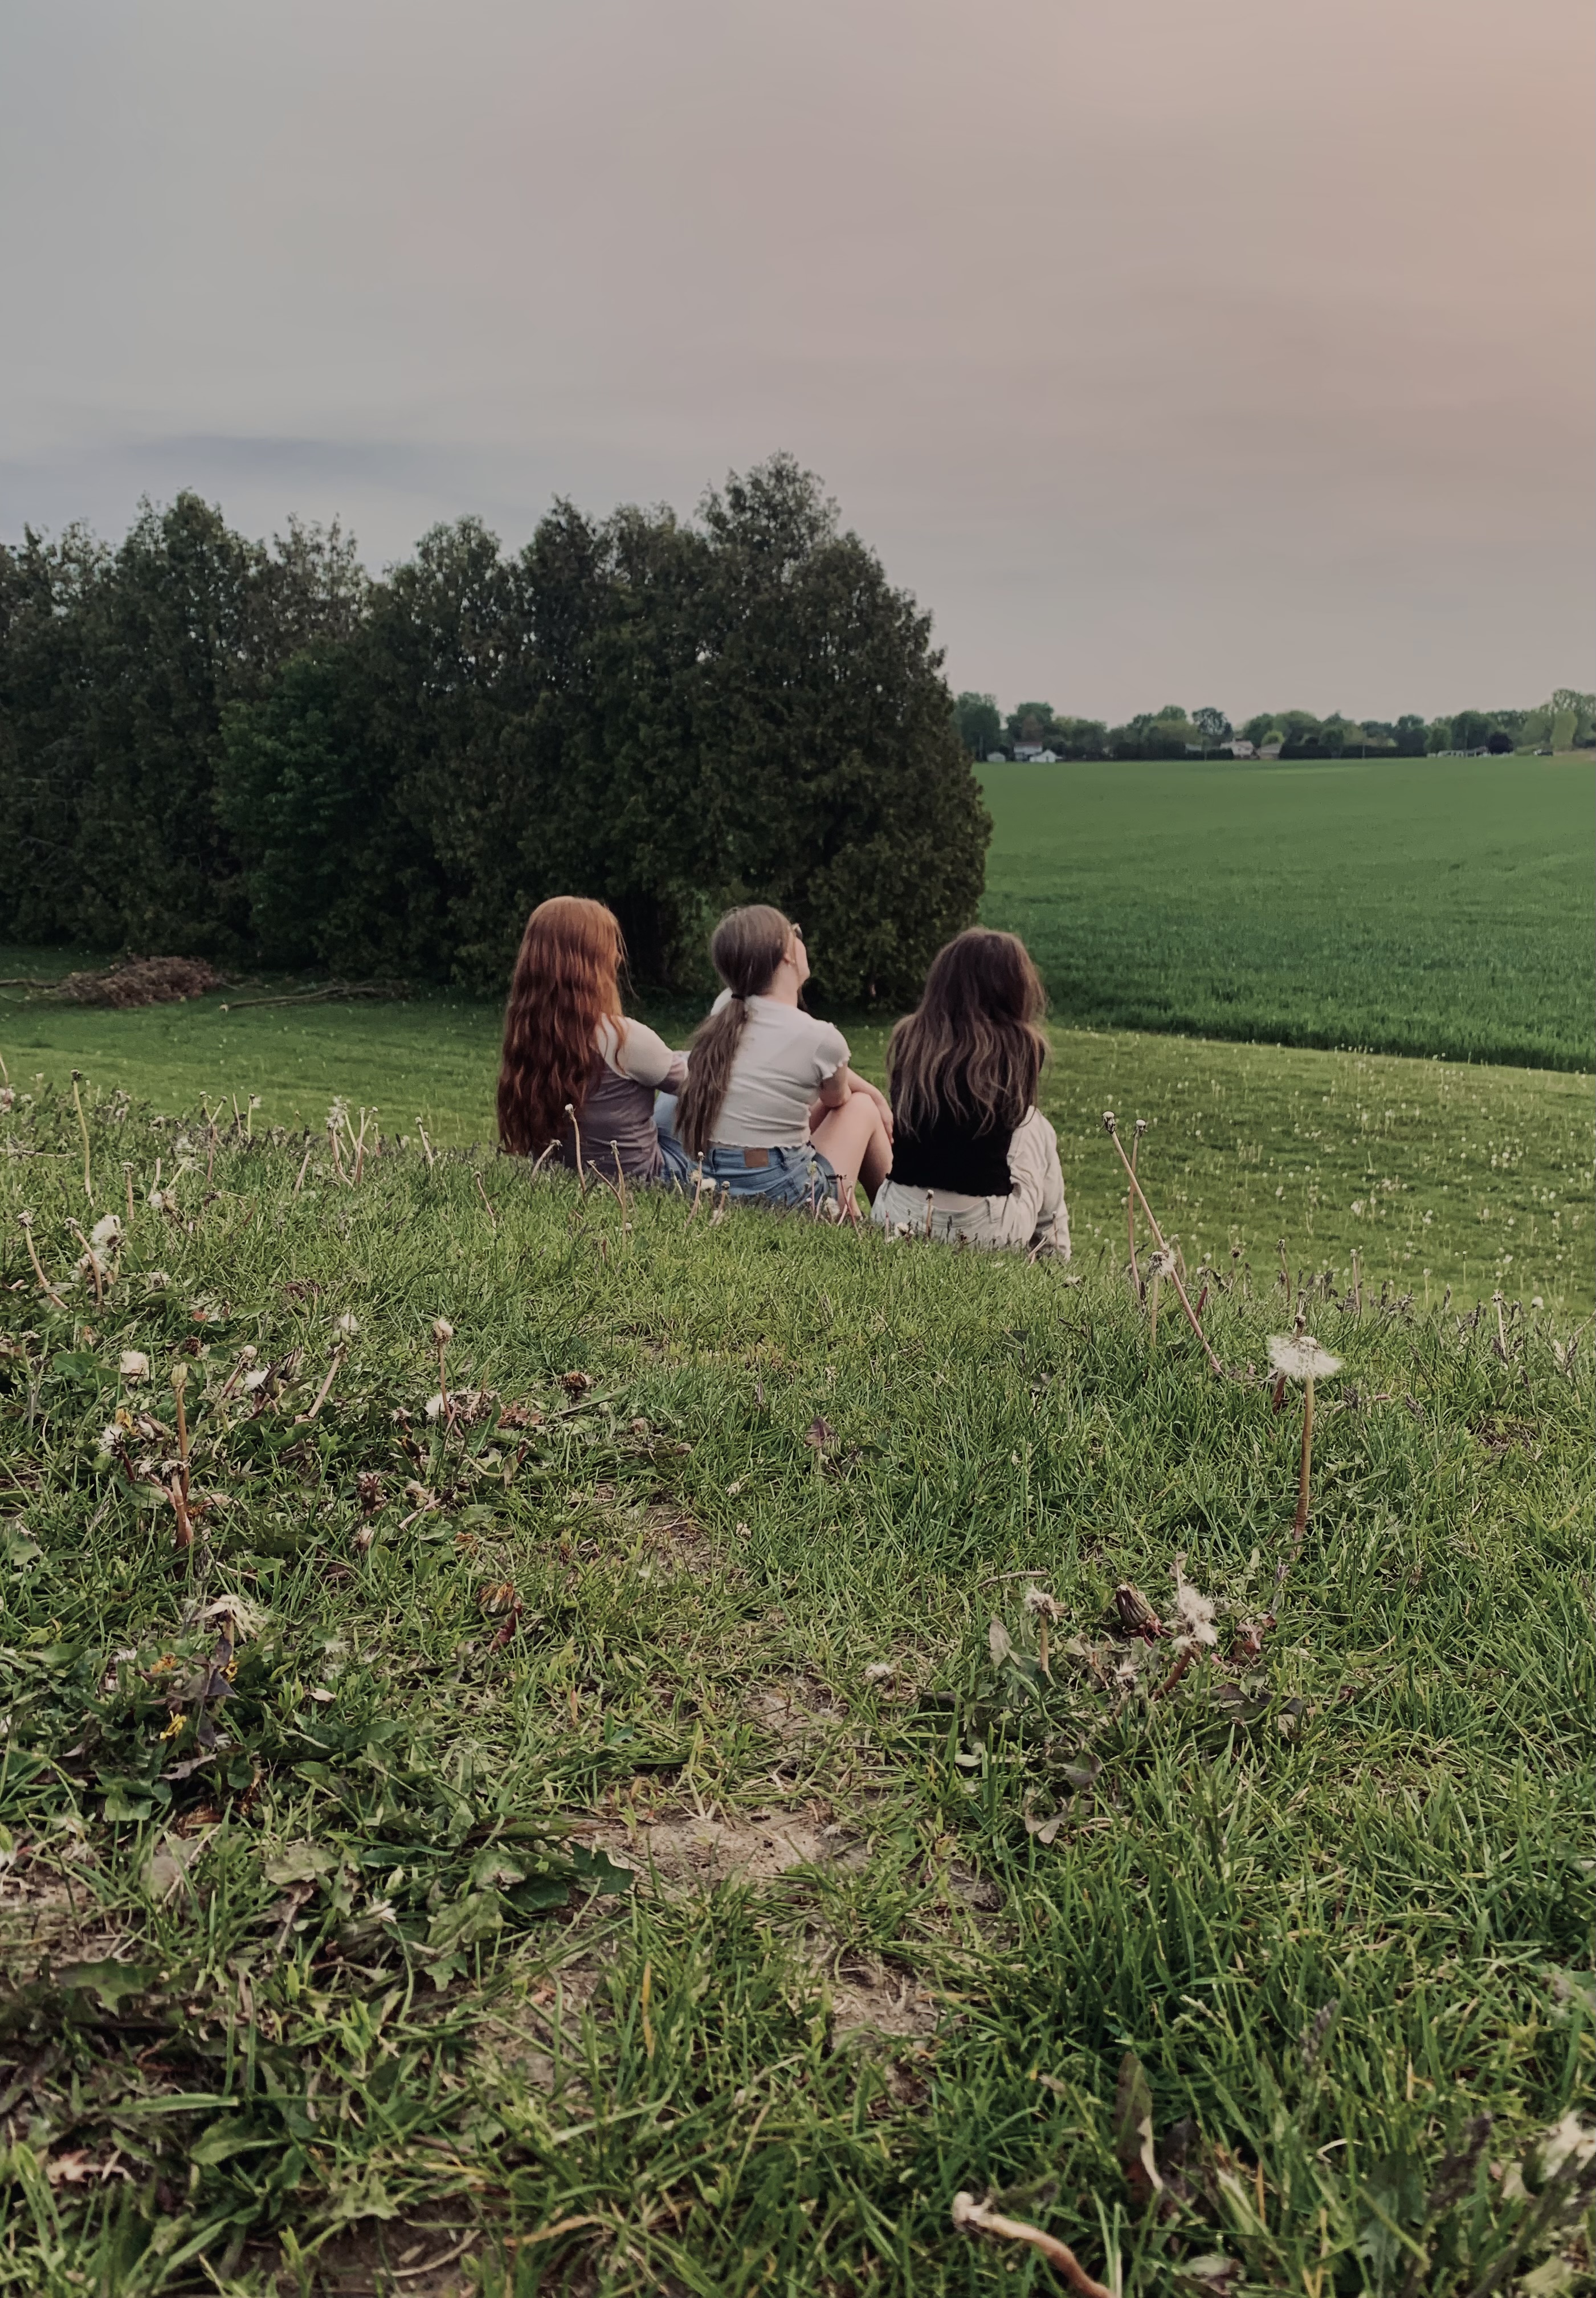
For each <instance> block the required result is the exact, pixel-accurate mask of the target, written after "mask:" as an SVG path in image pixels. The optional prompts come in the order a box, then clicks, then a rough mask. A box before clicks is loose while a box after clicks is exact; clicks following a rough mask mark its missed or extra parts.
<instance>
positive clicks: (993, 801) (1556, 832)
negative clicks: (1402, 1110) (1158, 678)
mask: <svg viewBox="0 0 1596 2298" xmlns="http://www.w3.org/2000/svg"><path fill="white" fill-rule="evenodd" d="M1593 781H1596V764H1593V762H1592V760H1591V759H1590V758H1588V757H1584V758H1576V757H1562V758H1507V759H1496V758H1480V759H1467V758H1446V759H1393V760H1389V761H1383V760H1358V759H1346V760H1344V761H1341V762H1338V763H1336V764H1324V765H1309V764H1302V765H1262V764H1260V765H1238V764H1233V763H1232V762H1231V761H1230V760H1228V759H1227V760H1226V761H1225V763H1224V764H1223V765H1205V764H1203V763H1202V762H1200V761H1195V760H1194V761H1193V762H1192V763H1191V764H1190V765H1057V766H1013V765H1004V766H989V767H987V768H985V769H983V786H984V789H985V792H986V800H987V804H988V806H990V807H991V813H992V817H993V822H994V824H995V834H994V836H993V839H992V845H991V853H990V856H989V857H988V863H987V892H986V899H985V902H984V905H983V915H984V916H985V917H986V919H987V920H988V922H990V923H991V924H993V925H999V926H1006V927H1009V928H1011V929H1012V930H1014V931H1015V932H1016V933H1019V934H1022V935H1023V936H1024V938H1025V940H1026V942H1027V943H1028V944H1029V945H1030V947H1031V949H1032V952H1033V954H1034V955H1035V956H1036V959H1037V962H1038V963H1039V964H1040V965H1041V969H1042V971H1043V973H1044V975H1045V976H1046V979H1047V982H1048V988H1049V993H1050V995H1051V996H1052V1000H1053V1005H1054V1011H1055V1013H1056V1014H1057V1016H1058V1018H1059V1019H1061V1020H1063V1021H1074V1022H1088V1023H1090V1024H1092V1025H1094V1026H1097V1027H1102V1028H1108V1029H1158V1030H1174V1031H1179V1032H1181V1033H1183V1034H1186V1035H1189V1036H1194V1037H1230V1038H1244V1039H1262V1040H1266V1041H1271V1042H1279V1043H1282V1044H1290V1045H1297V1046H1367V1047H1372V1048H1374V1049H1375V1050H1377V1051H1379V1052H1385V1053H1397V1054H1440V1055H1443V1056H1444V1057H1445V1058H1446V1059H1447V1060H1449V1061H1473V1062H1512V1063H1516V1064H1520V1065H1523V1066H1526V1067H1527V1066H1534V1067H1543V1068H1551V1069H1569V1070H1590V1069H1591V1068H1592V1031H1593V1024H1596V960H1593V956H1592V950H1593V946H1596V937H1593V936H1592V919H1593V918H1596V858H1593V852H1596V850H1593V847H1592V834H1591V831H1592V796H1593V795H1596V792H1593V788H1592V785H1593Z"/></svg>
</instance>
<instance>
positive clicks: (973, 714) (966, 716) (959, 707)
mask: <svg viewBox="0 0 1596 2298" xmlns="http://www.w3.org/2000/svg"><path fill="white" fill-rule="evenodd" d="M953 708H954V715H955V716H956V718H957V720H958V739H959V740H960V741H961V742H962V743H963V744H964V746H965V748H966V749H967V751H968V752H969V754H970V756H971V757H972V758H984V757H985V756H987V755H988V754H989V752H991V751H992V750H995V749H996V748H998V746H999V744H1000V742H1001V741H1002V740H1003V721H1002V719H1001V717H1000V715H999V712H998V698H997V696H996V695H995V694H969V693H966V694H961V695H960V696H959V698H958V701H957V702H956V703H955V704H954V706H953Z"/></svg>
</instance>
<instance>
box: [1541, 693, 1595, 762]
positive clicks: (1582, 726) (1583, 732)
mask: <svg viewBox="0 0 1596 2298" xmlns="http://www.w3.org/2000/svg"><path fill="white" fill-rule="evenodd" d="M1551 707H1552V709H1553V711H1554V712H1556V713H1558V714H1559V715H1560V714H1561V713H1563V712H1565V711H1567V712H1568V713H1569V714H1570V715H1572V717H1573V720H1574V732H1573V734H1572V736H1571V737H1570V740H1571V741H1572V742H1578V743H1584V742H1589V741H1590V740H1592V737H1593V736H1596V694H1586V693H1584V692H1583V691H1582V690H1581V689H1580V688H1579V687H1577V686H1559V687H1557V688H1556V689H1555V690H1553V693H1552V697H1551ZM1563 747H1565V748H1567V745H1564V746H1563Z"/></svg>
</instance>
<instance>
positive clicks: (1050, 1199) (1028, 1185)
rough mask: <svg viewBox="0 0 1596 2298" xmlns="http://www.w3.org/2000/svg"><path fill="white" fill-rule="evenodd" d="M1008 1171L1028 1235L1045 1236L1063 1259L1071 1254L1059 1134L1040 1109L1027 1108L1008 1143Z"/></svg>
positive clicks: (1066, 1258)
mask: <svg viewBox="0 0 1596 2298" xmlns="http://www.w3.org/2000/svg"><path fill="white" fill-rule="evenodd" d="M1008 1174H1009V1178H1010V1180H1012V1182H1013V1183H1014V1193H1015V1194H1016V1196H1017V1197H1018V1198H1019V1199H1020V1201H1021V1203H1023V1204H1024V1207H1025V1209H1026V1211H1027V1213H1028V1215H1029V1219H1030V1228H1031V1235H1032V1236H1043V1237H1045V1238H1046V1239H1047V1241H1048V1243H1049V1244H1050V1245H1051V1247H1052V1249H1053V1251H1054V1252H1056V1253H1057V1254H1058V1255H1059V1257H1060V1258H1061V1259H1063V1260H1065V1261H1067V1260H1068V1259H1069V1254H1070V1217H1069V1213H1068V1211H1067V1210H1066V1209H1065V1202H1064V1171H1063V1168H1062V1167H1061V1166H1060V1164H1059V1162H1058V1136H1057V1134H1056V1133H1055V1132H1054V1130H1053V1128H1052V1127H1051V1126H1050V1125H1049V1122H1048V1120H1047V1119H1046V1118H1045V1117H1044V1116H1043V1115H1042V1113H1041V1111H1040V1110H1039V1109H1032V1110H1030V1111H1028V1112H1027V1113H1026V1115H1025V1117H1024V1120H1023V1121H1022V1122H1021V1123H1020V1124H1018V1125H1016V1128H1015V1129H1014V1133H1013V1135H1012V1137H1011V1138H1010V1140H1009V1144H1008Z"/></svg>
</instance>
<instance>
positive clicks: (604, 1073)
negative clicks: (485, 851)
mask: <svg viewBox="0 0 1596 2298" xmlns="http://www.w3.org/2000/svg"><path fill="white" fill-rule="evenodd" d="M625 962H626V946H625V944H624V942H623V941H622V939H621V922H620V920H619V919H618V918H617V917H616V916H615V914H614V913H613V911H612V910H608V909H606V908H605V905H604V904H603V903H602V902H591V901H588V900H586V899H585V898H584V897H581V896H580V895H576V894H558V895H556V896H555V898H554V899H553V900H552V901H548V902H540V903H539V905H538V907H537V908H536V909H535V910H534V911H533V912H532V914H531V917H530V918H529V919H528V920H527V922H526V931H525V932H524V933H523V934H522V938H521V949H520V953H519V955H517V957H516V960H515V971H514V974H513V975H512V976H511V980H510V996H509V1000H508V1002H507V1004H506V1007H505V1043H504V1053H503V1056H502V1058H501V1060H500V1062H499V1070H498V1137H499V1139H500V1141H501V1142H502V1143H503V1144H504V1146H505V1147H506V1149H508V1150H511V1151H512V1152H513V1153H514V1154H515V1155H517V1156H520V1157H541V1156H546V1155H547V1154H548V1153H549V1152H550V1150H552V1151H553V1153H554V1155H555V1158H556V1159H557V1161H559V1162H560V1163H561V1164H562V1165H569V1166H572V1167H574V1166H575V1165H576V1164H577V1162H578V1161H579V1157H580V1162H581V1163H582V1164H583V1165H585V1166H588V1167H589V1168H591V1169H592V1170H595V1171H596V1172H598V1173H600V1174H602V1175H603V1176H604V1178H605V1179H606V1180H614V1179H615V1178H618V1176H619V1175H621V1174H624V1175H625V1177H626V1178H627V1179H628V1180H629V1181H639V1182H646V1181H672V1180H677V1179H679V1178H683V1177H684V1176H685V1175H686V1173H687V1170H688V1165H687V1158H686V1156H685V1155H684V1154H683V1153H682V1149H681V1146H680V1145H679V1143H678V1142H677V1141H675V1140H674V1139H671V1138H669V1137H667V1138H666V1139H664V1140H662V1139H661V1137H660V1134H659V1131H658V1128H656V1126H655V1124H654V1096H655V1095H656V1094H657V1093H659V1092H661V1091H664V1092H668V1093H673V1092H674V1091H675V1090H676V1089H677V1087H679V1085H680V1084H681V1081H682V1079H683V1077H684V1076H685V1075H686V1073H687V1056H686V1054H673V1053H672V1052H671V1050H670V1046H667V1045H666V1044H665V1042H664V1040H663V1039H662V1037H656V1036H655V1035H654V1031H653V1030H652V1029H646V1028H645V1026H644V1024H643V1023H642V1022H641V1021H628V1020H627V1018H626V1016H625V1014H624V1013H622V1012H621V980H620V977H621V967H622V965H623V964H624V963H625Z"/></svg>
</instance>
